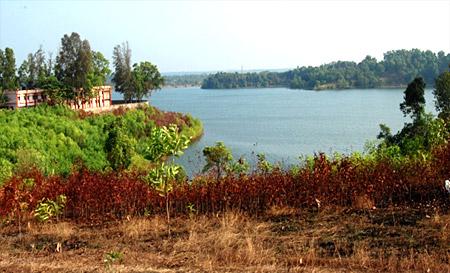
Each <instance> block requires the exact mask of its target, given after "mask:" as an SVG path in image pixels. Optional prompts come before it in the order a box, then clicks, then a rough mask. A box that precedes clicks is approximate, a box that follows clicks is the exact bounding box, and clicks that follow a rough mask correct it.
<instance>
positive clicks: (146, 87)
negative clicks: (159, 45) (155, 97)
mask: <svg viewBox="0 0 450 273" xmlns="http://www.w3.org/2000/svg"><path fill="white" fill-rule="evenodd" d="M131 74H132V81H133V89H134V90H133V91H134V92H133V93H134V94H133V95H134V96H135V97H136V98H137V99H138V101H141V100H142V98H143V97H144V96H149V95H151V93H152V91H153V90H158V89H161V87H162V85H163V84H164V78H163V77H162V76H161V74H160V73H159V71H158V68H157V67H156V65H153V64H152V63H150V62H141V63H140V64H134V65H133V71H132V73H131Z"/></svg>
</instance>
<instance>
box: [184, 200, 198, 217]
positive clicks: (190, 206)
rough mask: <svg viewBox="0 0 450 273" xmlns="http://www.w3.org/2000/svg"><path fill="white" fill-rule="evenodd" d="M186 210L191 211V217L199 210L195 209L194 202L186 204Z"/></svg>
mask: <svg viewBox="0 0 450 273" xmlns="http://www.w3.org/2000/svg"><path fill="white" fill-rule="evenodd" d="M186 210H187V211H188V213H189V218H191V219H192V218H193V216H194V214H195V213H196V212H197V210H196V209H195V205H194V204H192V203H189V204H187V205H186Z"/></svg>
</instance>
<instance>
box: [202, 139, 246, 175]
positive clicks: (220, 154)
mask: <svg viewBox="0 0 450 273" xmlns="http://www.w3.org/2000/svg"><path fill="white" fill-rule="evenodd" d="M203 156H204V157H205V161H206V164H205V166H204V167H203V172H208V171H212V172H213V173H215V174H216V181H219V179H220V178H221V177H222V175H224V174H228V175H234V174H236V175H243V174H245V173H246V172H248V170H249V168H250V165H249V164H248V163H247V161H246V160H245V158H243V157H241V158H239V160H237V161H234V159H233V155H232V154H231V150H230V149H229V148H228V147H226V146H225V144H224V143H223V142H220V141H219V142H216V145H215V146H207V147H205V148H204V149H203Z"/></svg>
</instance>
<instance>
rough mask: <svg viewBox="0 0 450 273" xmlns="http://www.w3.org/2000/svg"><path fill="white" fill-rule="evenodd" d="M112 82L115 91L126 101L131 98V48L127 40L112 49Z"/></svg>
mask: <svg viewBox="0 0 450 273" xmlns="http://www.w3.org/2000/svg"><path fill="white" fill-rule="evenodd" d="M113 62H114V75H113V82H114V84H115V89H116V91H117V92H119V93H122V94H123V96H124V99H125V100H126V101H131V100H132V99H133V87H132V75H131V49H130V47H129V46H128V42H126V43H122V45H117V46H115V47H114V50H113Z"/></svg>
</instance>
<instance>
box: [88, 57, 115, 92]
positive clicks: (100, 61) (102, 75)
mask: <svg viewBox="0 0 450 273" xmlns="http://www.w3.org/2000/svg"><path fill="white" fill-rule="evenodd" d="M109 74H111V70H110V69H109V61H108V60H107V59H106V58H105V57H104V56H103V54H102V53H101V52H98V51H92V71H91V73H90V74H89V75H88V77H89V81H90V82H91V84H92V86H102V85H105V82H106V78H107V77H108V75H109Z"/></svg>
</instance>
